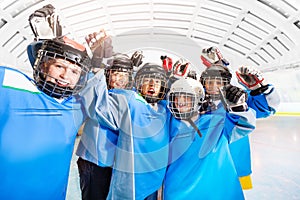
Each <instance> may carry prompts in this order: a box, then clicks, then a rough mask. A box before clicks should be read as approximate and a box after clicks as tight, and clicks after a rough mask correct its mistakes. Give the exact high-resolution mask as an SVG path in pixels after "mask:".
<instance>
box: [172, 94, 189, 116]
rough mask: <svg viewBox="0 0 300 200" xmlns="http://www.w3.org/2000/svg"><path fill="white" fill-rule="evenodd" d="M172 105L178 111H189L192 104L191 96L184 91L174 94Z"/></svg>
mask: <svg viewBox="0 0 300 200" xmlns="http://www.w3.org/2000/svg"><path fill="white" fill-rule="evenodd" d="M174 105H175V107H176V108H177V110H178V112H179V113H186V112H190V111H191V110H192V105H193V102H192V97H191V96H189V95H187V94H184V93H181V94H178V95H175V97H174Z"/></svg>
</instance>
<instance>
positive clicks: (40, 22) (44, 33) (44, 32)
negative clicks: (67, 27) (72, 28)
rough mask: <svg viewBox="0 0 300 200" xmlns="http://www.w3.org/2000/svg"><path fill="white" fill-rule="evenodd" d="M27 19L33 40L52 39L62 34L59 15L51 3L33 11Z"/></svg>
mask: <svg viewBox="0 0 300 200" xmlns="http://www.w3.org/2000/svg"><path fill="white" fill-rule="evenodd" d="M28 20H29V25H30V27H31V30H32V32H33V34H34V36H35V40H43V39H53V38H56V37H60V36H62V26H61V24H60V19H59V15H58V14H57V13H56V12H55V8H54V7H53V6H52V5H51V4H48V5H46V6H43V7H42V8H40V9H38V10H36V11H34V13H32V14H31V15H30V16H29V19H28Z"/></svg>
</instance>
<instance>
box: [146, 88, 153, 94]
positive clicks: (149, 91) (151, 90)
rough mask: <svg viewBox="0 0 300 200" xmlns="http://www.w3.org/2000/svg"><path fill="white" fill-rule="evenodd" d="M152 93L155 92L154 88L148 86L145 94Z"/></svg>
mask: <svg viewBox="0 0 300 200" xmlns="http://www.w3.org/2000/svg"><path fill="white" fill-rule="evenodd" d="M154 93H155V90H154V88H150V89H149V90H148V91H147V94H148V95H154Z"/></svg>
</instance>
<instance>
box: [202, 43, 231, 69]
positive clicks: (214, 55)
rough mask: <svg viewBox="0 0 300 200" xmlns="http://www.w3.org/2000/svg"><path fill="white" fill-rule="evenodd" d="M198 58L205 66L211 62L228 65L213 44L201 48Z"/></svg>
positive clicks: (211, 63)
mask: <svg viewBox="0 0 300 200" xmlns="http://www.w3.org/2000/svg"><path fill="white" fill-rule="evenodd" d="M200 58H201V60H202V63H203V64H204V65H205V66H206V67H210V66H211V65H213V64H220V65H223V66H228V65H229V62H228V61H227V60H226V59H225V58H223V55H222V54H221V52H220V50H219V49H218V48H217V47H215V46H212V47H209V48H204V49H202V52H201V56H200Z"/></svg>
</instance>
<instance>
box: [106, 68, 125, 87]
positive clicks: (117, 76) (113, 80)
mask: <svg viewBox="0 0 300 200" xmlns="http://www.w3.org/2000/svg"><path fill="white" fill-rule="evenodd" d="M128 83H129V73H128V72H121V71H116V70H111V72H110V77H109V86H110V88H118V89H124V88H126V86H127V84H128Z"/></svg>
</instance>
